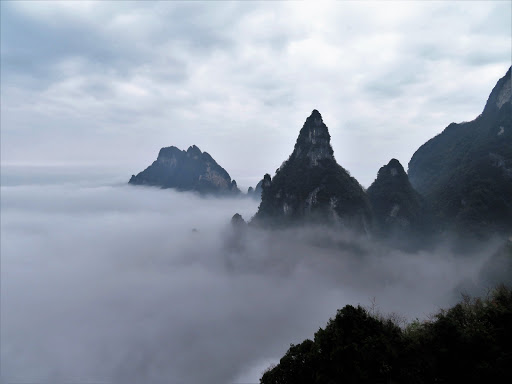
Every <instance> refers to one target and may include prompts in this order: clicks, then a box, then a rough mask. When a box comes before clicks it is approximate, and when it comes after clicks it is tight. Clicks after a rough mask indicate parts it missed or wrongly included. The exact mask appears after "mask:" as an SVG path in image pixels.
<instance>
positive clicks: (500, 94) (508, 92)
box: [484, 67, 512, 113]
mask: <svg viewBox="0 0 512 384" xmlns="http://www.w3.org/2000/svg"><path fill="white" fill-rule="evenodd" d="M511 69H512V67H509V69H508V71H507V73H506V74H505V76H503V77H502V78H501V79H499V80H498V82H497V83H496V85H495V86H494V88H493V90H492V92H491V94H490V95H489V98H488V99H487V103H486V104H485V108H484V113H488V112H490V111H493V110H494V111H495V110H500V109H501V108H502V107H503V106H504V105H505V104H509V107H510V104H512V75H511Z"/></svg>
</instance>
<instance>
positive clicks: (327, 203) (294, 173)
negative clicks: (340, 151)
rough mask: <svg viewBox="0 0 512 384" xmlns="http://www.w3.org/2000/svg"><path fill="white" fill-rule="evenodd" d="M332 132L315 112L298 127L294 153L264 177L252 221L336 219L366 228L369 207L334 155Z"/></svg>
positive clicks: (366, 200) (279, 222)
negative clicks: (331, 142)
mask: <svg viewBox="0 0 512 384" xmlns="http://www.w3.org/2000/svg"><path fill="white" fill-rule="evenodd" d="M330 139H331V136H330V135H329V131H328V128H327V126H326V125H325V124H324V122H323V121H322V116H321V115H320V113H319V112H318V111H317V110H314V111H313V112H312V113H311V116H309V117H308V118H307V120H306V122H305V123H304V126H303V127H302V129H301V131H300V133H299V137H298V138H297V142H296V144H295V148H294V150H293V153H292V154H291V155H290V157H289V159H288V160H287V161H285V162H284V163H283V164H282V165H281V167H280V168H279V169H278V170H277V171H276V175H275V176H274V178H273V179H272V178H271V177H270V175H268V174H267V175H265V178H264V180H263V183H262V188H263V192H262V197H261V198H262V200H261V204H260V206H259V209H258V212H257V213H256V215H255V217H254V221H255V222H266V223H271V224H289V223H292V222H297V221H300V222H303V221H304V220H308V221H314V222H326V221H329V222H336V223H339V224H342V225H345V226H348V227H351V228H357V229H366V228H367V227H368V225H369V223H370V221H371V209H370V205H369V202H368V199H367V197H366V194H365V192H364V190H363V188H362V187H361V185H360V184H359V183H358V182H357V180H356V179H354V178H353V177H351V176H350V175H349V174H348V172H347V171H346V170H345V169H343V168H342V167H341V166H340V165H339V164H338V163H336V160H335V159H334V155H333V150H332V147H331V144H330Z"/></svg>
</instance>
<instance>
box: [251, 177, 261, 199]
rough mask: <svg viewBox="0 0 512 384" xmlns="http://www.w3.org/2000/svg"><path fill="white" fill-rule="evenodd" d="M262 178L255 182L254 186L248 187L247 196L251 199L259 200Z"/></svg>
mask: <svg viewBox="0 0 512 384" xmlns="http://www.w3.org/2000/svg"><path fill="white" fill-rule="evenodd" d="M262 184H263V179H261V180H260V181H259V182H258V184H256V187H255V188H253V187H249V189H248V190H247V196H249V197H252V198H253V199H256V200H260V199H261V193H262V192H263V188H262Z"/></svg>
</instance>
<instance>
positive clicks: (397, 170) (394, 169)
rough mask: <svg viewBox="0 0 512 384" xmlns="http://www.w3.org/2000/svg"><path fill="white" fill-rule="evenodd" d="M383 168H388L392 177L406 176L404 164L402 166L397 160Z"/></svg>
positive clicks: (392, 160)
mask: <svg viewBox="0 0 512 384" xmlns="http://www.w3.org/2000/svg"><path fill="white" fill-rule="evenodd" d="M383 168H384V169H386V168H387V170H388V171H389V174H390V175H391V176H398V175H400V176H402V175H405V170H404V167H402V164H400V162H399V161H398V160H397V159H391V160H390V161H389V163H388V165H386V166H384V167H383Z"/></svg>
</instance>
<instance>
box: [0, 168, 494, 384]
mask: <svg viewBox="0 0 512 384" xmlns="http://www.w3.org/2000/svg"><path fill="white" fill-rule="evenodd" d="M41 172H43V173H44V172H45V170H40V171H37V172H32V176H30V172H28V173H25V177H21V176H20V177H18V178H15V182H4V178H3V179H2V187H1V193H2V195H1V197H2V200H1V212H2V215H1V267H2V268H1V314H0V316H1V319H0V320H1V323H0V324H1V339H0V340H1V355H0V356H1V368H2V370H1V379H2V380H4V381H6V382H52V383H59V382H110V383H121V382H146V383H156V382H173V383H181V382H182V383H204V382H213V383H234V382H257V380H258V377H259V376H260V374H261V368H262V367H266V366H267V365H268V363H269V362H272V361H277V360H278V359H279V357H280V356H282V354H283V353H284V352H285V351H286V350H287V348H288V347H289V344H290V343H298V342H300V341H302V340H303V339H304V338H307V337H308V338H311V337H312V336H313V333H314V332H315V331H316V330H317V329H318V327H321V326H322V327H323V326H324V325H325V323H326V322H327V320H328V318H329V317H331V316H334V315H335V313H336V310H337V309H338V308H342V307H343V306H344V305H346V304H362V305H366V306H369V305H371V304H372V302H374V303H375V304H376V306H377V309H378V310H380V311H381V312H384V313H389V312H397V313H399V314H401V315H403V316H405V317H407V318H409V319H412V318H415V317H419V318H425V317H426V316H428V314H430V313H432V312H433V311H436V310H437V309H439V308H440V307H445V306H447V305H450V304H452V303H453V302H454V301H455V300H457V299H458V298H459V297H460V295H459V293H460V292H459V291H460V287H461V286H467V285H468V284H469V285H471V284H472V285H473V286H478V284H479V280H478V274H479V271H480V269H481V267H482V265H484V263H485V262H486V261H487V260H488V258H489V255H491V254H492V253H493V252H494V251H495V250H496V249H497V247H498V244H489V246H488V248H487V249H486V250H485V252H479V253H478V254H474V255H468V254H467V255H463V256H458V255H454V254H453V253H452V252H450V251H449V247H448V246H446V245H439V247H437V248H436V250H435V251H429V252H426V251H423V252H416V253H405V252H401V251H396V250H389V249H386V248H384V247H381V246H379V245H377V244H375V243H374V242H373V241H371V240H370V239H368V238H356V237H354V236H352V235H350V234H346V233H345V234H342V233H329V232H328V231H324V230H320V229H318V228H303V229H294V230H283V231H274V232H269V231H262V230H256V229H253V230H250V231H247V232H246V233H245V234H244V235H243V237H242V238H240V239H238V243H237V244H235V246H234V245H233V237H232V236H233V234H232V233H231V228H230V225H229V221H230V219H231V216H232V215H233V214H234V213H235V212H238V213H240V214H242V216H243V217H244V218H246V219H248V218H250V217H251V216H252V215H253V214H254V213H255V212H256V209H257V206H258V203H257V202H255V201H253V200H251V199H216V198H201V197H199V196H198V195H195V194H192V193H178V192H175V191H172V190H159V189H156V188H144V187H133V186H128V185H124V183H123V184H121V183H120V180H121V179H120V178H119V177H118V176H113V175H107V176H106V175H105V174H101V177H100V176H98V175H99V174H95V173H94V172H92V171H91V172H90V173H87V178H76V177H75V178H73V177H70V176H69V175H68V176H66V175H63V176H62V175H61V177H60V176H59V177H54V178H52V179H51V180H52V181H51V182H34V179H35V176H34V175H37V177H38V178H39V179H41V180H43V179H44V177H41V176H42V174H41ZM39 179H38V180H39ZM9 180H14V179H13V178H11V179H9ZM84 180H85V181H84ZM482 288H484V287H482Z"/></svg>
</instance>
